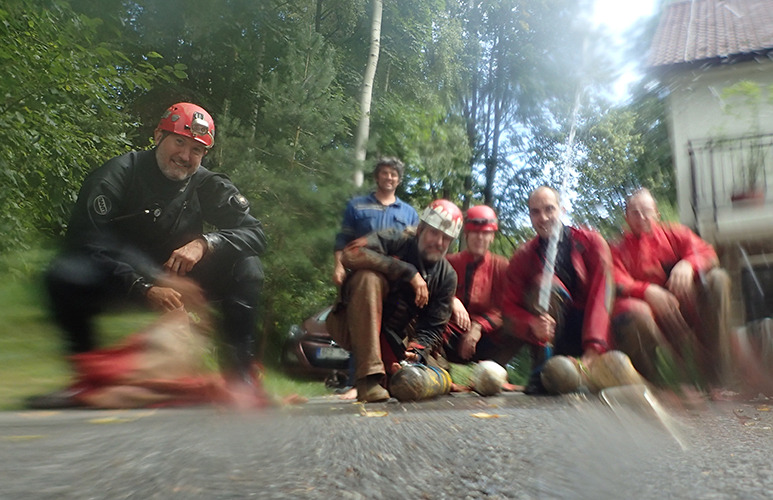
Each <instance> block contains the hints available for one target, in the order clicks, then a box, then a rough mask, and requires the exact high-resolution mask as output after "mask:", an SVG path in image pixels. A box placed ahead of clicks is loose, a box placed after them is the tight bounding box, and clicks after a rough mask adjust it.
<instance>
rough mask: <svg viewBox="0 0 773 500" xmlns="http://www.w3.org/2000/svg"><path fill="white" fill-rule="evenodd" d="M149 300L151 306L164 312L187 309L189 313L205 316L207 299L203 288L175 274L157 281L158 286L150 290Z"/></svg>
mask: <svg viewBox="0 0 773 500" xmlns="http://www.w3.org/2000/svg"><path fill="white" fill-rule="evenodd" d="M147 299H148V302H150V304H151V306H153V307H155V308H157V309H160V310H162V311H172V310H175V309H178V308H180V307H185V308H186V309H187V310H188V311H194V312H199V313H201V314H202V315H203V314H204V312H205V310H206V299H205V297H204V292H202V290H201V287H199V285H198V284H197V283H196V282H195V281H193V280H191V279H189V278H182V277H179V276H176V275H174V274H168V275H166V276H163V277H161V278H159V279H158V280H156V285H154V286H153V287H152V288H151V289H150V290H148V294H147Z"/></svg>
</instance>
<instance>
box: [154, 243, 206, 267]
mask: <svg viewBox="0 0 773 500" xmlns="http://www.w3.org/2000/svg"><path fill="white" fill-rule="evenodd" d="M205 253H207V242H206V241H205V240H204V238H198V239H195V240H193V241H191V242H189V243H186V244H185V245H183V246H182V247H180V248H178V249H177V250H175V251H174V252H172V255H171V256H170V257H169V259H168V260H167V261H166V262H165V263H164V267H165V268H166V269H167V270H168V271H169V272H170V273H172V274H177V275H179V276H185V275H186V274H188V273H189V272H191V269H193V266H195V265H196V264H197V263H198V262H199V261H200V260H201V259H202V258H203V257H204V254H205Z"/></svg>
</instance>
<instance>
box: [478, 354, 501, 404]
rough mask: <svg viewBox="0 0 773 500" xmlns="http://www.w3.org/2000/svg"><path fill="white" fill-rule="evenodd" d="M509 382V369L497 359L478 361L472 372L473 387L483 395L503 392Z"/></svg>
mask: <svg viewBox="0 0 773 500" xmlns="http://www.w3.org/2000/svg"><path fill="white" fill-rule="evenodd" d="M505 383H507V370H506V369H505V368H504V367H503V366H502V365H500V364H499V363H497V362H496V361H490V360H484V361H480V362H478V364H477V365H475V368H474V369H473V372H472V388H473V389H474V390H475V392H477V393H478V394H480V395H481V396H494V395H496V394H499V393H500V392H502V386H503V385H504V384H505Z"/></svg>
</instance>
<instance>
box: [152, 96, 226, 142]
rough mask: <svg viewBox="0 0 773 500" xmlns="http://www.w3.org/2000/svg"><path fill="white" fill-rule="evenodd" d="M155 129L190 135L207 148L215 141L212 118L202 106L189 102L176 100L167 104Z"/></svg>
mask: <svg viewBox="0 0 773 500" xmlns="http://www.w3.org/2000/svg"><path fill="white" fill-rule="evenodd" d="M156 130H166V131H167V132H171V133H173V134H179V135H184V136H185V137H190V138H191V139H193V140H194V141H198V142H200V143H202V144H203V145H204V146H205V147H206V148H207V149H209V148H211V147H212V145H213V144H214V143H215V122H214V120H212V117H211V116H209V113H207V111H206V110H205V109H204V108H202V107H201V106H197V105H195V104H191V103H189V102H178V103H177V104H172V105H171V106H169V109H167V110H166V111H165V112H164V114H163V116H161V120H160V121H159V122H158V127H156Z"/></svg>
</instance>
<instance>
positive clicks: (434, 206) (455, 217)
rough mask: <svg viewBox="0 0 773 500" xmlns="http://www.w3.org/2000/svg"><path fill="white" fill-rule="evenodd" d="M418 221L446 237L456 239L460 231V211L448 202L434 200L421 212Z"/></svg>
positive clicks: (462, 218) (461, 220)
mask: <svg viewBox="0 0 773 500" xmlns="http://www.w3.org/2000/svg"><path fill="white" fill-rule="evenodd" d="M419 220H420V221H422V222H423V223H425V224H427V225H428V226H430V227H434V228H435V229H437V230H438V231H441V232H442V233H444V234H445V235H446V236H450V237H451V238H456V237H458V236H459V232H460V231H461V230H462V222H463V220H464V217H462V211H461V210H459V207H457V206H456V205H455V204H453V203H451V202H450V201H448V200H435V201H433V202H432V203H430V204H429V206H428V207H427V208H425V209H424V212H422V214H421V217H419Z"/></svg>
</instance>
